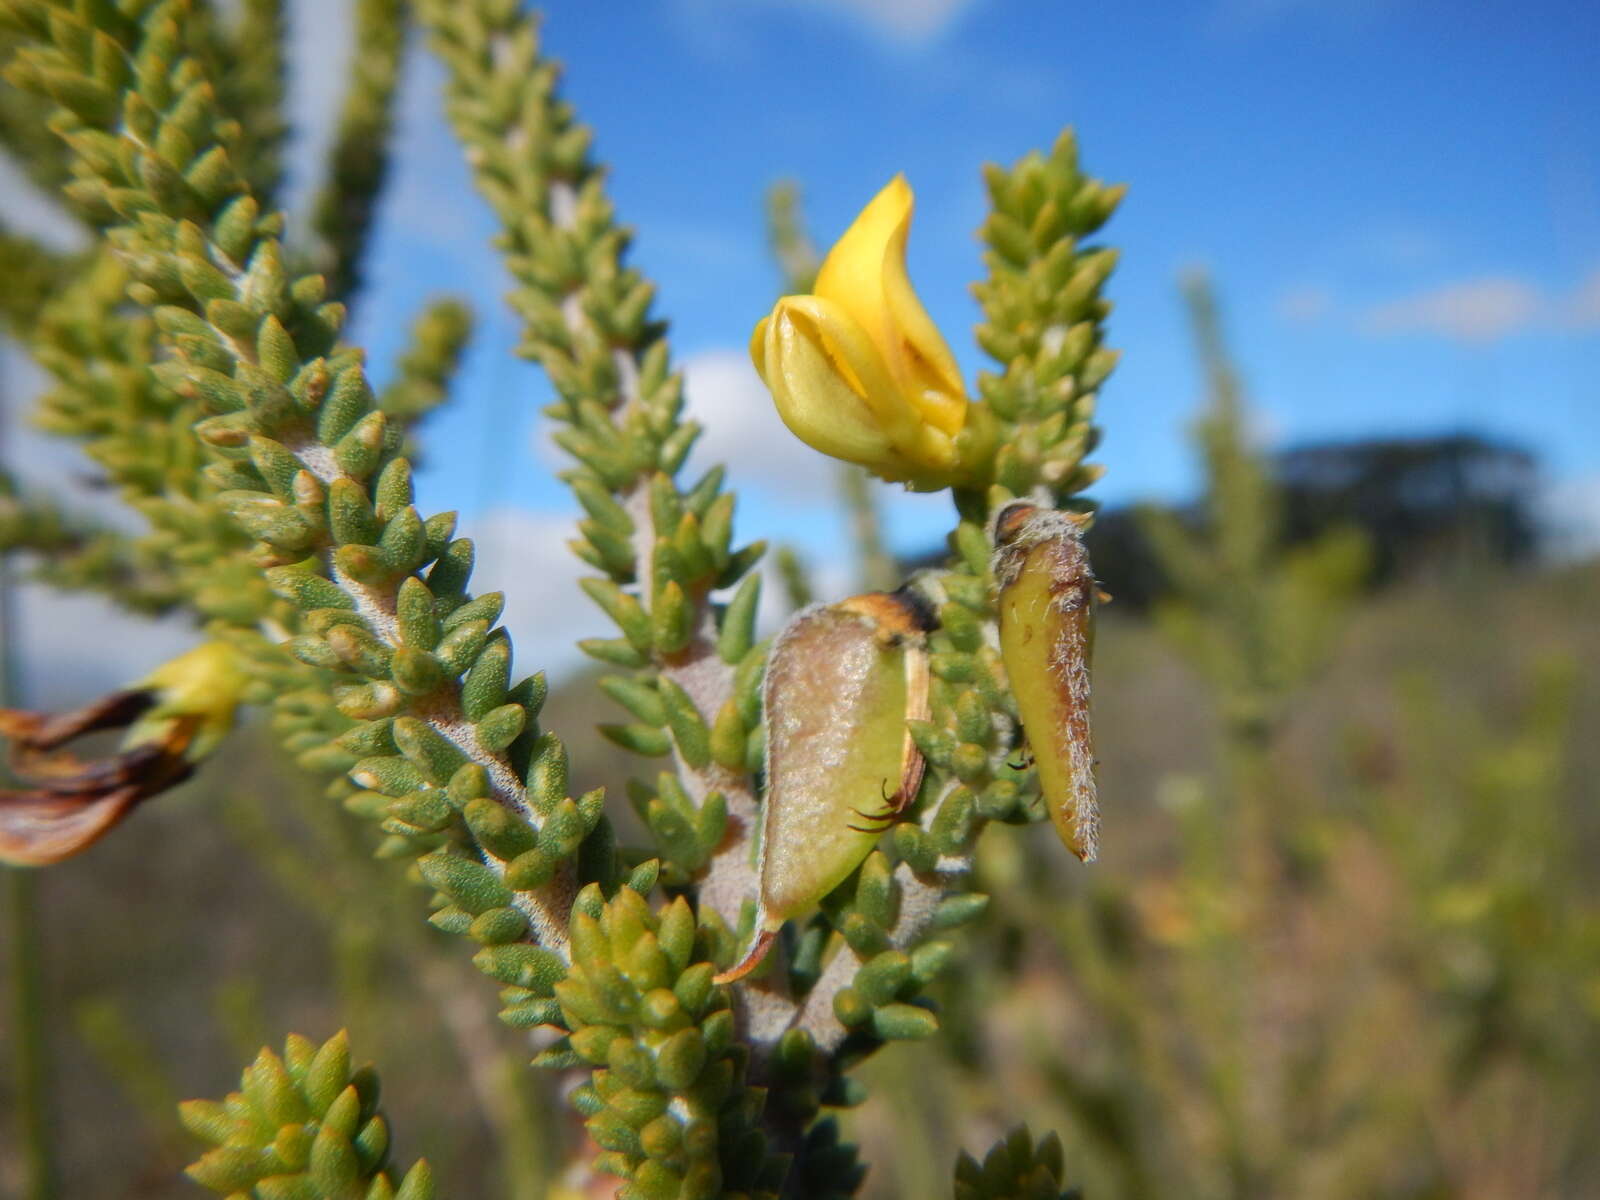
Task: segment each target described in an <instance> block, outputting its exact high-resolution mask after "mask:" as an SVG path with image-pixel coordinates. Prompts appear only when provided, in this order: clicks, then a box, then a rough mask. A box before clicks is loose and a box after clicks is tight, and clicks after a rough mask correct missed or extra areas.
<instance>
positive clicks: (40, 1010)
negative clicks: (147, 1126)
mask: <svg viewBox="0 0 1600 1200" xmlns="http://www.w3.org/2000/svg"><path fill="white" fill-rule="evenodd" d="M5 881H6V883H5V890H6V926H7V928H6V945H7V947H8V950H7V955H6V957H7V962H6V969H7V971H8V973H9V974H10V976H11V1030H12V1043H13V1045H14V1047H15V1050H14V1052H13V1063H12V1068H13V1070H12V1078H13V1086H14V1088H15V1091H16V1099H17V1144H18V1146H20V1147H21V1150H22V1192H21V1195H22V1196H23V1197H24V1198H25V1200H49V1198H50V1197H53V1196H56V1195H58V1194H59V1193H58V1191H57V1188H56V1163H55V1149H54V1147H53V1146H52V1145H51V1143H50V1119H49V1108H50V1055H49V1039H48V1036H47V1034H48V1025H47V1022H46V1020H45V1012H44V986H43V979H42V959H41V955H40V946H39V928H38V919H37V908H36V905H35V890H36V885H37V881H36V880H35V878H34V877H33V875H32V874H30V873H29V872H28V871H27V870H25V869H19V868H14V867H7V868H5Z"/></svg>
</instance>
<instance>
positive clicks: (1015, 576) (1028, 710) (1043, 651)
mask: <svg viewBox="0 0 1600 1200" xmlns="http://www.w3.org/2000/svg"><path fill="white" fill-rule="evenodd" d="M1087 523H1088V518H1087V517H1086V516H1083V515H1081V514H1078V513H1070V512H1056V511H1054V510H1052V509H1046V508H1039V507H1037V506H1035V505H1032V504H1028V503H1026V502H1021V501H1019V502H1016V503H1012V504H1008V505H1006V506H1005V507H1004V508H1002V509H1001V510H1000V512H999V513H998V514H997V516H996V518H995V554H994V577H995V583H996V585H997V587H998V588H999V611H1000V656H1001V659H1002V661H1003V662H1004V663H1005V668H1006V675H1007V677H1008V678H1009V680H1010V683H1011V694H1012V695H1013V696H1014V697H1015V698H1016V701H1017V713H1018V715H1019V716H1020V717H1021V718H1022V730H1023V732H1024V733H1025V734H1026V735H1027V738H1028V746H1029V749H1030V750H1031V751H1032V753H1033V760H1034V765H1035V767H1036V768H1037V770H1038V773H1039V787H1040V790H1041V791H1042V792H1043V793H1044V801H1045V806H1046V808H1048V810H1049V812H1050V820H1051V821H1052V823H1054V825H1055V827H1056V832H1057V833H1059V834H1060V835H1061V840H1062V841H1063V842H1065V843H1066V844H1067V848H1068V849H1069V850H1071V851H1072V852H1073V853H1074V854H1076V855H1077V856H1078V857H1079V858H1081V859H1082V860H1083V861H1084V862H1090V861H1092V860H1093V859H1094V857H1095V854H1096V851H1097V847H1098V842H1099V834H1100V810H1099V804H1098V801H1097V798H1096V794H1095V780H1094V738H1093V736H1092V733H1091V729H1090V723H1089V657H1090V653H1091V651H1092V650H1093V647H1094V608H1095V604H1096V603H1097V602H1098V601H1099V600H1101V599H1102V598H1103V597H1102V596H1101V594H1100V592H1099V590H1098V588H1097V587H1096V586H1095V581H1094V572H1093V571H1092V570H1091V569H1090V567H1089V552H1088V551H1087V550H1086V549H1085V548H1084V545H1083V529H1084V526H1085V525H1086V524H1087Z"/></svg>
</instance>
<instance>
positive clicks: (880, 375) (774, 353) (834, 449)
mask: <svg viewBox="0 0 1600 1200" xmlns="http://www.w3.org/2000/svg"><path fill="white" fill-rule="evenodd" d="M762 334H763V337H762V345H761V350H760V354H759V356H757V355H754V354H753V355H752V357H756V358H757V362H756V369H757V370H758V371H761V372H762V375H763V377H764V378H765V379H766V382H767V387H768V388H769V389H770V390H771V391H772V399H773V401H774V403H775V404H776V405H777V409H778V415H779V416H780V417H782V418H783V423H784V424H785V425H787V426H788V427H789V428H790V429H791V430H792V431H793V432H794V434H795V436H796V437H798V438H799V439H800V440H801V441H803V442H805V443H806V444H807V445H808V446H811V447H812V448H814V449H817V450H820V451H822V452H823V453H824V454H827V455H831V456H832V457H834V458H842V459H844V460H846V461H847V462H854V463H862V464H865V465H868V466H877V465H878V464H892V465H893V467H894V468H895V469H905V468H907V467H909V463H908V462H907V461H906V460H904V459H903V458H902V456H901V453H900V451H899V449H898V448H897V447H896V445H895V442H894V440H893V439H892V438H891V436H890V432H889V431H890V429H891V428H895V427H898V428H899V429H900V430H901V431H903V432H904V434H905V435H906V436H907V437H908V438H911V437H914V436H915V420H914V414H913V413H911V411H910V410H909V409H906V408H905V407H904V405H901V409H902V412H901V414H900V415H898V416H897V415H896V414H895V413H894V412H893V411H892V408H891V406H893V405H895V404H896V403H898V399H897V397H896V395H895V392H894V389H893V386H892V385H891V384H890V382H889V378H888V371H887V369H886V368H885V367H884V365H883V362H882V360H881V359H880V358H879V357H878V353H877V351H876V350H875V349H874V348H873V345H872V343H871V341H870V340H869V339H868V338H867V337H866V335H865V334H864V333H862V332H861V330H860V329H859V328H858V327H856V325H855V324H854V322H852V321H851V320H850V319H849V317H848V316H846V315H845V314H844V312H843V311H842V310H841V309H839V307H838V306H837V305H833V304H829V303H828V302H826V301H823V300H820V299H818V298H817V297H815V296H791V297H787V298H785V299H783V300H780V301H779V302H778V306H777V307H776V308H774V309H773V311H772V316H771V317H770V318H769V319H768V320H766V321H764V322H762ZM881 409H891V410H890V411H881Z"/></svg>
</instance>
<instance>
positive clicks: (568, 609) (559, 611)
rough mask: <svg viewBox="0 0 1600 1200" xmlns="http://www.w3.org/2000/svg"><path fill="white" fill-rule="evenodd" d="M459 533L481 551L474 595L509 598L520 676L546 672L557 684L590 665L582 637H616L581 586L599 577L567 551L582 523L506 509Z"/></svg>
mask: <svg viewBox="0 0 1600 1200" xmlns="http://www.w3.org/2000/svg"><path fill="white" fill-rule="evenodd" d="M461 532H462V533H463V534H465V535H467V536H468V537H471V538H472V540H473V542H474V543H475V545H476V546H477V566H476V568H475V569H474V570H473V572H472V586H473V591H474V592H475V593H477V594H479V595H482V594H483V593H484V592H504V593H505V596H506V611H505V616H504V617H503V618H502V620H503V621H504V623H505V626H506V628H507V629H508V630H510V632H511V639H512V644H513V645H514V646H515V648H516V651H517V669H518V670H519V671H520V672H522V673H525V674H526V673H530V672H533V671H546V672H548V673H549V675H550V677H551V678H552V679H554V678H556V677H557V676H560V675H564V674H566V673H568V672H570V671H571V670H572V669H573V668H574V667H576V666H578V665H579V664H580V663H582V662H584V661H586V660H585V658H584V655H583V654H582V652H581V651H579V650H578V649H577V647H576V645H575V643H576V642H577V640H578V639H579V638H586V637H614V636H616V634H615V631H614V629H613V627H612V625H611V622H610V620H609V619H608V618H607V617H606V616H605V614H604V613H602V612H601V611H600V610H599V609H597V608H596V607H595V606H594V602H593V601H591V600H590V599H589V598H588V597H587V596H585V595H584V594H583V592H582V590H581V589H580V588H579V587H578V580H579V579H582V578H583V577H584V576H586V575H594V574H596V573H597V572H595V571H594V569H593V568H591V567H589V566H588V565H587V564H586V563H584V562H582V561H581V560H579V559H578V557H577V556H576V555H574V554H573V553H572V551H571V550H570V549H568V547H567V542H568V541H569V540H570V539H572V538H574V537H576V536H577V528H576V518H574V517H570V516H567V515H565V514H561V513H549V512H534V511H531V510H528V509H520V508H501V509H495V510H493V511H491V512H489V513H486V514H484V515H483V516H480V517H478V518H476V519H474V520H471V521H465V522H463V525H462V529H461Z"/></svg>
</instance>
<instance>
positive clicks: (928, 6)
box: [824, 0, 972, 43]
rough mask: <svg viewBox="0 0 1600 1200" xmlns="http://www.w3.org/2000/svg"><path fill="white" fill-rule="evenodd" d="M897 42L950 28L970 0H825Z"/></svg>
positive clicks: (925, 37) (923, 38) (921, 39)
mask: <svg viewBox="0 0 1600 1200" xmlns="http://www.w3.org/2000/svg"><path fill="white" fill-rule="evenodd" d="M824 2H825V3H826V4H827V5H828V6H829V7H831V8H836V9H839V10H841V11H844V12H847V13H849V14H851V15H852V16H855V17H859V18H860V19H861V20H863V21H865V22H866V23H867V24H869V25H871V26H873V27H874V28H876V29H877V30H878V31H879V32H881V33H884V34H887V35H888V36H889V37H891V38H894V39H895V40H896V41H902V42H908V43H918V42H926V41H929V40H931V39H932V38H934V37H936V36H937V35H939V34H940V33H943V32H944V30H946V29H947V28H949V27H950V26H951V25H953V24H954V23H955V21H956V19H957V18H958V17H960V15H961V14H962V12H963V11H964V10H965V9H966V8H968V7H969V6H970V5H971V3H972V0H824Z"/></svg>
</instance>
